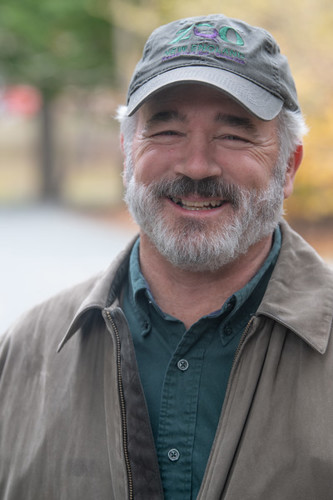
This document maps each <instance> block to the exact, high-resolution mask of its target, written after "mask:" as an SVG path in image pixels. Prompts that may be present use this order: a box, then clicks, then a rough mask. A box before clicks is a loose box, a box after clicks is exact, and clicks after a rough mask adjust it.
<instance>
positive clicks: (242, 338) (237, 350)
mask: <svg viewBox="0 0 333 500" xmlns="http://www.w3.org/2000/svg"><path fill="white" fill-rule="evenodd" d="M254 318H255V316H252V318H251V319H250V321H249V322H248V324H247V325H246V327H245V329H244V331H243V333H242V336H241V338H240V341H239V344H238V346H237V349H236V352H235V355H234V359H233V361H232V365H231V370H230V377H229V380H228V384H227V389H226V393H225V396H226V397H227V395H228V394H229V391H230V386H231V382H232V380H231V379H232V374H233V370H234V366H235V364H236V361H237V358H238V356H239V353H240V350H241V348H242V346H243V344H244V342H245V339H246V337H247V334H248V333H249V330H250V328H251V326H252V323H253V321H254ZM226 397H225V398H224V400H226ZM222 412H223V407H222Z"/></svg>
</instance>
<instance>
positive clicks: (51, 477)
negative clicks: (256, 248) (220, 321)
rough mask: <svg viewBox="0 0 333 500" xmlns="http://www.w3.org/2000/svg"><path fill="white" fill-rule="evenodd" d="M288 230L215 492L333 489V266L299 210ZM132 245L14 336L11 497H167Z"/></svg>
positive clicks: (292, 493) (225, 439) (2, 468)
mask: <svg viewBox="0 0 333 500" xmlns="http://www.w3.org/2000/svg"><path fill="white" fill-rule="evenodd" d="M282 235H283V243H282V249H281V253H280V256H279V259H278V262H277V265H276V268H275V270H274V273H273V275H272V278H271V280H270V283H269V286H268V289H267V291H266V294H265V296H264V299H263V301H262V304H261V305H260V307H259V310H258V312H257V315H256V317H255V318H253V319H252V321H251V322H250V323H249V325H248V326H247V328H246V331H245V332H244V334H243V337H242V341H241V344H240V346H239V349H238V351H237V355H236V358H235V361H234V364H233V368H232V372H231V375H230V381H229V386H228V390H227V395H226V399H225V403H224V406H223V410H222V414H221V419H220V422H219V426H218V429H217V433H216V438H215V441H214V444H213V448H212V451H211V455H210V458H209V463H208V466H207V470H206V473H205V476H204V479H203V483H202V487H201V490H200V493H199V497H198V498H199V499H201V500H217V499H224V500H298V499H299V500H328V499H331V498H333V349H332V347H333V345H332V339H331V334H332V313H333V273H332V272H331V271H330V270H329V269H328V268H327V267H326V266H325V265H324V264H323V262H322V261H321V260H320V259H319V257H318V256H317V255H316V254H315V252H314V251H313V250H312V249H311V248H310V247H309V246H308V245H307V244H306V243H305V242H304V241H303V240H302V239H301V238H300V237H299V236H298V235H297V234H295V233H294V232H292V231H291V230H290V228H289V227H288V226H287V225H286V224H285V223H283V224H282ZM128 257H129V251H128V250H127V251H126V252H125V253H124V254H122V255H121V256H120V257H119V259H118V260H117V262H115V263H114V265H113V266H112V267H111V268H110V269H109V270H108V272H107V273H106V274H105V275H103V276H100V277H99V278H97V279H96V278H94V279H92V280H90V281H88V282H86V283H84V284H81V285H79V286H77V287H76V288H73V289H71V290H69V291H66V292H63V293H61V294H60V295H58V296H57V297H56V298H53V299H51V300H49V301H48V302H46V303H44V304H42V305H40V306H38V307H36V308H35V309H34V310H33V311H30V312H29V313H27V314H26V315H24V316H23V318H21V320H20V321H19V322H18V323H17V324H16V325H15V326H14V327H13V328H12V329H11V331H9V332H8V333H7V334H6V336H5V337H4V338H3V340H2V342H1V347H0V498H1V500H126V499H129V498H130V499H131V498H134V499H136V500H137V499H140V500H155V499H156V500H161V499H162V498H163V494H162V489H161V483H160V478H159V470H158V464H157V458H156V453H155V451H154V444H153V438H152V433H151V429H150V424H149V418H148V413H147V409H146V406H145V402H144V397H143V394H142V388H141V385H140V381H139V376H138V372H137V368H136V361H135V355H134V350H133V345H132V340H131V336H130V334H129V332H128V328H127V325H126V320H125V318H124V315H123V313H122V311H121V309H120V308H119V301H118V297H119V294H120V290H121V286H122V283H123V282H124V276H125V274H126V272H127V267H128V266H127V263H128ZM73 318H74V319H73ZM70 323H71V325H70ZM67 329H68V332H67V334H66V330H67ZM62 339H63V340H62ZM60 342H61V345H60V351H59V352H58V353H57V347H58V345H59V343H60ZM184 500H185V499H184Z"/></svg>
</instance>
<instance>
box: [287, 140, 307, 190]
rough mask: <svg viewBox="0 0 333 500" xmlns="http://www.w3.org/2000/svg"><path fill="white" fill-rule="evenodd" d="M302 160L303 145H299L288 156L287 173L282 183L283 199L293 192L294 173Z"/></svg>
mask: <svg viewBox="0 0 333 500" xmlns="http://www.w3.org/2000/svg"><path fill="white" fill-rule="evenodd" d="M302 158H303V145H302V144H300V145H299V146H297V148H296V149H295V151H294V152H293V153H292V154H291V155H290V158H289V162H288V167H287V172H286V179H285V183H284V189H283V191H284V197H285V199H286V198H289V196H290V195H291V194H292V192H293V190H294V181H295V176H296V172H297V170H298V167H299V166H300V164H301V162H302Z"/></svg>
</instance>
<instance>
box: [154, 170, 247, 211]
mask: <svg viewBox="0 0 333 500" xmlns="http://www.w3.org/2000/svg"><path fill="white" fill-rule="evenodd" d="M150 188H151V190H152V194H154V196H157V197H159V198H164V197H166V198H181V197H182V196H189V195H191V194H195V195H197V196H201V197H202V198H218V199H221V200H224V201H228V202H230V203H231V204H232V205H233V206H234V207H235V208H238V207H239V206H240V204H241V201H242V200H243V198H244V190H241V189H240V188H239V187H238V186H235V185H234V184H231V183H227V182H226V181H224V180H223V179H220V178H215V177H206V178H204V179H191V178H190V177H186V176H183V177H179V178H176V179H163V180H160V181H155V182H154V183H152V184H151V185H150Z"/></svg>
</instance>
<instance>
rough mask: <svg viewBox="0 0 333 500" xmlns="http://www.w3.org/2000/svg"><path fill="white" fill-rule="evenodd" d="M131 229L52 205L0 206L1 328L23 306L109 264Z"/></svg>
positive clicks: (19, 312) (18, 312)
mask: <svg viewBox="0 0 333 500" xmlns="http://www.w3.org/2000/svg"><path fill="white" fill-rule="evenodd" d="M133 234H134V233H133V231H131V230H130V229H126V228H121V227H120V226H119V224H118V225H114V227H113V226H112V225H110V224H106V223H103V222H98V221H97V222H96V221H94V220H91V219H88V218H86V217H84V216H80V215H77V214H74V213H72V212H69V211H66V210H65V209H61V208H59V207H55V206H52V205H35V206H27V207H18V208H1V209H0V238H1V240H0V242H1V243H0V334H1V333H2V332H3V331H4V330H5V329H6V328H7V327H8V326H9V325H10V324H11V323H12V322H13V321H14V320H15V319H16V318H17V317H18V316H19V315H20V314H21V313H22V312H24V311H25V310H27V309H29V308H30V307H32V306H33V305H35V304H36V303H38V302H41V301H43V300H44V299H45V298H47V297H50V296H51V295H53V294H55V293H57V292H58V291H60V290H61V289H63V288H66V287H68V286H70V285H72V284H75V283H78V282H80V281H83V280H84V279H86V278H89V277H90V276H92V275H93V274H95V273H96V272H99V271H101V270H103V269H105V268H107V266H108V265H109V264H110V262H111V261H112V259H113V258H114V257H115V256H116V255H117V253H118V252H120V251H121V250H122V249H123V248H124V246H125V245H126V243H127V242H128V241H130V240H131V238H132V236H133Z"/></svg>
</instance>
